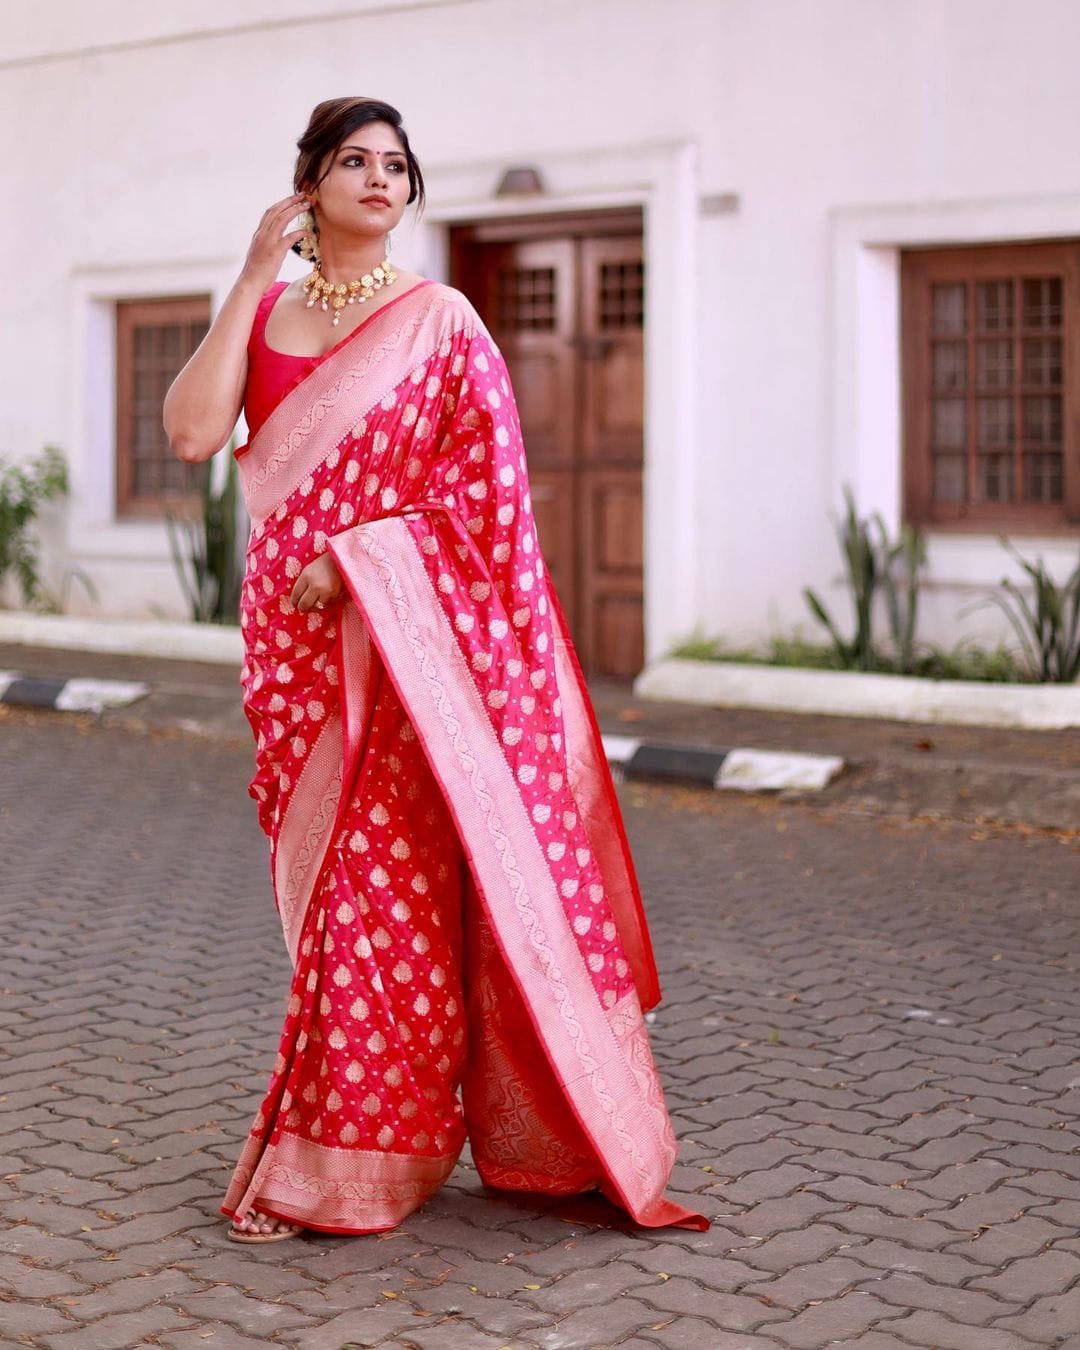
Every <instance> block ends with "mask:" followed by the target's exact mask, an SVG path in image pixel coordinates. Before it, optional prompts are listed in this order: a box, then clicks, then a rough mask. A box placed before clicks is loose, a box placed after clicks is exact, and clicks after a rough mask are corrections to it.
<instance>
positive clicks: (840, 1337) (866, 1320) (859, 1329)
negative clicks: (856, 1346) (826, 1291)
mask: <svg viewBox="0 0 1080 1350" xmlns="http://www.w3.org/2000/svg"><path fill="white" fill-rule="evenodd" d="M888 1311H889V1306H888V1304H887V1303H882V1302H881V1300H880V1299H877V1298H874V1297H873V1295H871V1294H864V1293H860V1292H859V1291H858V1290H855V1291H853V1292H852V1293H850V1294H845V1295H841V1296H840V1297H839V1298H832V1299H828V1300H827V1301H826V1302H825V1303H819V1304H818V1305H817V1307H814V1308H806V1309H805V1310H804V1311H803V1312H800V1313H797V1314H796V1315H795V1316H794V1317H793V1318H791V1320H790V1321H786V1322H778V1323H776V1324H774V1325H773V1326H771V1327H770V1328H769V1335H770V1336H775V1337H776V1339H777V1340H778V1341H779V1342H780V1343H781V1344H782V1345H786V1346H792V1347H794V1350H818V1347H820V1346H825V1345H831V1344H832V1343H833V1342H834V1341H844V1340H855V1341H856V1343H857V1342H858V1337H860V1336H861V1335H862V1334H863V1333H864V1332H866V1331H870V1330H872V1329H873V1328H874V1327H875V1326H877V1324H878V1322H880V1321H881V1319H882V1317H883V1316H885V1315H887V1314H888Z"/></svg>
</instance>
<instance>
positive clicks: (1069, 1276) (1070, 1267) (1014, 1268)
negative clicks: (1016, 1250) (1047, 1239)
mask: <svg viewBox="0 0 1080 1350" xmlns="http://www.w3.org/2000/svg"><path fill="white" fill-rule="evenodd" d="M1078 1278H1080V1257H1078V1256H1074V1255H1073V1254H1072V1253H1071V1252H1064V1251H1054V1250H1050V1251H1044V1252H1040V1253H1039V1254H1038V1255H1037V1256H1027V1257H1021V1258H1020V1259H1019V1260H1017V1261H1013V1262H1011V1263H1010V1264H1009V1266H1008V1269H1007V1270H1004V1271H1000V1272H998V1273H997V1274H995V1275H986V1276H981V1277H979V1278H977V1279H974V1280H972V1281H971V1282H970V1284H969V1286H968V1287H969V1288H972V1289H985V1290H986V1291H987V1293H990V1294H994V1295H996V1296H997V1297H998V1298H1000V1299H1004V1300H1006V1301H1007V1302H1009V1303H1015V1304H1019V1305H1026V1304H1028V1303H1030V1302H1031V1301H1032V1300H1033V1299H1036V1298H1041V1297H1042V1296H1043V1295H1047V1294H1055V1293H1059V1292H1060V1291H1061V1290H1063V1289H1067V1288H1069V1286H1070V1285H1072V1284H1074V1283H1076V1281H1077V1279H1078Z"/></svg>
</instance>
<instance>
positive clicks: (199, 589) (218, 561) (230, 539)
mask: <svg viewBox="0 0 1080 1350" xmlns="http://www.w3.org/2000/svg"><path fill="white" fill-rule="evenodd" d="M237 508H238V493H237V471H236V460H235V459H234V458H233V455H232V446H231V444H230V446H229V447H228V449H227V451H226V467H225V475H224V481H223V482H222V484H221V487H220V488H218V489H216V490H215V488H214V485H213V482H212V477H211V474H210V473H209V472H207V473H206V474H205V476H204V478H203V487H202V511H201V514H200V515H199V516H198V517H197V518H196V519H192V518H191V517H188V516H175V515H167V516H166V517H165V524H166V526H167V528H168V532H169V548H170V550H171V552H172V559H173V566H174V567H175V568H176V574H177V576H178V577H179V578H180V585H181V586H182V587H183V590H184V595H185V597H186V599H187V602H188V607H189V609H190V610H191V617H192V618H193V619H194V620H195V622H196V623H233V624H234V623H237V622H238V621H239V608H240V587H241V584H242V582H243V559H242V557H241V553H240V541H239V528H238V509H237Z"/></svg>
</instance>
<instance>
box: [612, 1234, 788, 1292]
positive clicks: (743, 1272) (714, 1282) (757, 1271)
mask: <svg viewBox="0 0 1080 1350" xmlns="http://www.w3.org/2000/svg"><path fill="white" fill-rule="evenodd" d="M752 1250H753V1248H743V1249H740V1250H739V1251H737V1252H735V1253H733V1254H732V1256H731V1257H730V1258H725V1257H723V1256H718V1255H715V1254H714V1253H711V1252H702V1253H697V1252H686V1251H679V1250H673V1249H672V1248H671V1247H668V1246H664V1245H659V1246H656V1247H653V1248H651V1249H650V1250H649V1251H645V1252H633V1253H631V1254H629V1255H628V1256H627V1257H626V1260H628V1261H632V1262H633V1263H634V1265H635V1266H642V1267H644V1269H645V1270H647V1271H649V1272H650V1273H652V1274H655V1275H661V1274H663V1275H671V1274H673V1273H675V1272H677V1273H678V1274H680V1275H683V1276H685V1277H686V1278H687V1279H690V1280H697V1281H698V1283H700V1284H703V1285H709V1286H710V1287H711V1288H713V1289H717V1290H720V1291H721V1292H723V1293H734V1292H735V1291H736V1290H738V1289H740V1288H741V1287H742V1286H743V1285H744V1284H747V1283H749V1281H751V1280H760V1279H763V1278H764V1276H765V1271H764V1270H763V1269H762V1268H760V1267H755V1266H750V1265H748V1264H746V1263H744V1261H743V1260H742V1259H741V1258H742V1257H743V1256H746V1257H747V1259H749V1253H750V1252H751V1251H752Z"/></svg>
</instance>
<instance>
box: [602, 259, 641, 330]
mask: <svg viewBox="0 0 1080 1350" xmlns="http://www.w3.org/2000/svg"><path fill="white" fill-rule="evenodd" d="M644 324H645V264H644V262H643V261H642V260H641V259H640V258H638V259H633V260H631V261H629V262H606V263H601V265H600V327H601V328H642V327H644Z"/></svg>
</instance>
